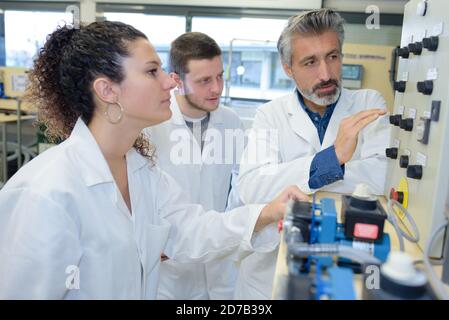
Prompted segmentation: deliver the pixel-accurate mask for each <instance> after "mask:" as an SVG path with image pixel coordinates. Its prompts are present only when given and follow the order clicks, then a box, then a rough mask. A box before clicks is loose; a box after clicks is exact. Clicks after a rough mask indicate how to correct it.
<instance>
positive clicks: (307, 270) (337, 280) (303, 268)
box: [284, 197, 390, 300]
mask: <svg viewBox="0 0 449 320" xmlns="http://www.w3.org/2000/svg"><path fill="white" fill-rule="evenodd" d="M306 204H307V205H305V203H303V205H302V206H299V207H298V208H299V209H298V208H297V210H298V211H302V212H295V211H294V210H293V211H292V212H291V213H290V214H289V215H287V217H286V219H285V220H284V232H285V233H288V232H289V230H292V229H291V227H292V226H296V227H297V228H299V229H301V231H302V236H301V239H300V240H299V239H295V238H294V237H291V238H290V239H289V241H288V242H287V245H290V244H292V245H293V244H294V243H295V241H303V242H305V243H308V244H311V245H313V244H338V245H343V246H349V247H353V248H358V249H362V250H364V251H368V252H369V253H371V254H372V255H373V256H375V257H376V258H377V259H379V260H380V261H381V262H385V261H386V259H387V256H388V253H389V252H390V237H389V235H388V234H382V236H381V237H380V238H379V239H378V240H376V241H359V240H358V239H354V238H350V237H347V236H346V235H345V229H344V224H342V223H338V222H337V210H336V207H335V200H333V199H330V198H323V199H321V201H320V204H317V203H316V201H315V197H313V202H312V203H311V204H309V203H306ZM293 208H295V207H293ZM309 210H310V212H304V211H309ZM287 237H288V235H287ZM288 259H289V260H288V265H289V274H290V277H291V278H294V279H291V280H292V281H293V282H294V283H295V284H294V289H291V288H290V289H289V292H290V298H293V299H307V298H313V299H322V298H323V297H326V298H329V299H335V300H352V299H355V291H354V286H353V277H354V272H353V269H352V268H351V267H348V266H345V267H342V266H337V265H335V260H334V257H333V255H327V256H323V255H319V256H316V255H309V256H307V259H305V260H304V259H297V258H295V257H291V256H290V257H288ZM338 262H339V264H340V265H342V264H348V265H350V264H351V261H350V260H345V259H342V258H340V259H339V260H338ZM312 266H313V267H314V268H313V271H314V272H312ZM310 277H312V279H311V278H310ZM307 279H308V280H307ZM307 286H309V287H313V288H314V290H311V291H312V292H304V290H305V289H302V288H304V287H307ZM301 287H302V288H301ZM295 290H297V291H298V290H302V291H303V292H300V293H298V294H295V293H294V292H293V291H295Z"/></svg>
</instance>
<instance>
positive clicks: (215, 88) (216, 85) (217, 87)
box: [210, 79, 223, 94]
mask: <svg viewBox="0 0 449 320" xmlns="http://www.w3.org/2000/svg"><path fill="white" fill-rule="evenodd" d="M222 90H223V80H222V79H215V80H214V81H212V85H211V87H210V91H211V92H212V93H214V94H221V91H222Z"/></svg>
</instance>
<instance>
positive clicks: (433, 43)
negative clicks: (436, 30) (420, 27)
mask: <svg viewBox="0 0 449 320" xmlns="http://www.w3.org/2000/svg"><path fill="white" fill-rule="evenodd" d="M422 45H423V47H424V48H426V49H427V50H429V51H437V49H438V37H437V36H432V37H429V38H424V39H422Z"/></svg>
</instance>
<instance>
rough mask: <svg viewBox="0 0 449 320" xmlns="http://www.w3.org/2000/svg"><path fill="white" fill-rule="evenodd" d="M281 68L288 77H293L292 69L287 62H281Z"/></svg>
mask: <svg viewBox="0 0 449 320" xmlns="http://www.w3.org/2000/svg"><path fill="white" fill-rule="evenodd" d="M282 68H283V69H284V72H285V74H286V75H287V76H288V77H289V78H292V79H293V71H292V68H291V67H290V66H289V65H288V64H286V63H283V64H282Z"/></svg>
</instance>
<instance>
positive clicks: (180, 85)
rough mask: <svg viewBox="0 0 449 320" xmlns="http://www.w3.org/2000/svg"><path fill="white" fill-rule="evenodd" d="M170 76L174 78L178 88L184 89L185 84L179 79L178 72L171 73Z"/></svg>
mask: <svg viewBox="0 0 449 320" xmlns="http://www.w3.org/2000/svg"><path fill="white" fill-rule="evenodd" d="M169 76H170V78H172V79H173V80H175V82H176V85H177V86H178V87H182V85H183V82H182V80H181V78H180V77H179V75H178V74H177V73H176V72H170V73H169Z"/></svg>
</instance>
